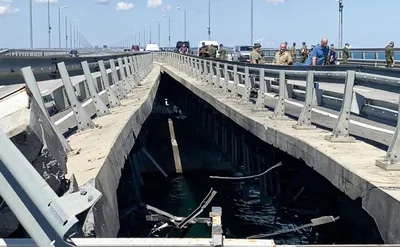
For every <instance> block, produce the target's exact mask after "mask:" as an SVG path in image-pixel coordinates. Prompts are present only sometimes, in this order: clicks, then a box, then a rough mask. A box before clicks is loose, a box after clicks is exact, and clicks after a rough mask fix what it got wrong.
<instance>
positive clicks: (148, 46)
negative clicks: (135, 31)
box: [145, 44, 160, 51]
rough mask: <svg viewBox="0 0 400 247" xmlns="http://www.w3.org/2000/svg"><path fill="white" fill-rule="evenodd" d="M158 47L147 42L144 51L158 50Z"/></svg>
mask: <svg viewBox="0 0 400 247" xmlns="http://www.w3.org/2000/svg"><path fill="white" fill-rule="evenodd" d="M159 50H160V48H159V47H158V45H157V44H147V45H146V49H145V51H159Z"/></svg>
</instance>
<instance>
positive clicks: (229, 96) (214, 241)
mask: <svg viewBox="0 0 400 247" xmlns="http://www.w3.org/2000/svg"><path fill="white" fill-rule="evenodd" d="M375 50H377V51H376V52H379V50H378V49H375ZM113 56H114V57H107V56H105V57H97V58H96V59H91V58H90V57H89V58H82V59H81V60H78V62H75V64H74V65H71V66H72V67H73V66H78V67H79V68H80V70H81V71H83V75H79V74H78V73H77V72H75V73H74V72H72V71H73V70H71V67H69V66H68V63H67V62H66V61H57V63H56V64H54V63H53V65H54V66H55V68H56V69H57V74H56V75H55V76H54V78H51V79H50V80H49V79H48V78H47V79H44V77H40V73H36V71H35V70H33V69H32V67H29V66H24V67H22V66H20V67H21V68H20V71H21V72H20V74H21V75H22V78H23V82H24V84H20V83H17V80H16V81H15V83H12V84H13V85H5V86H2V87H0V94H1V95H2V96H1V98H2V99H1V102H0V129H1V130H2V131H1V132H0V138H1V143H2V147H3V148H2V149H1V150H0V161H1V162H0V171H1V174H0V183H1V185H0V186H1V188H4V189H3V190H1V191H0V192H1V197H2V198H3V200H4V202H3V203H1V205H2V206H1V207H0V208H2V209H3V207H4V205H7V207H9V208H10V209H11V210H12V212H13V213H8V214H4V215H3V216H4V218H5V219H7V221H4V223H6V225H7V227H8V228H10V229H15V222H18V221H19V222H20V223H21V224H22V225H23V226H24V228H25V230H26V231H27V232H28V233H29V235H30V237H31V238H32V239H23V240H21V239H5V240H4V241H3V242H0V246H20V245H21V244H24V245H26V246H35V244H36V245H39V246H42V245H49V244H50V243H52V242H53V241H55V242H53V243H55V244H54V245H63V244H64V243H65V241H67V242H69V243H74V244H76V245H77V246H98V245H107V246H132V245H134V246H210V245H211V246H221V245H222V244H223V246H274V245H275V243H274V241H273V240H253V239H251V240H250V239H249V240H240V239H228V238H227V239H225V237H224V234H223V232H222V228H221V209H220V208H217V207H213V208H212V212H211V213H210V219H211V222H212V223H211V225H212V234H211V238H210V239H190V238H187V239H168V241H166V240H165V239H113V238H115V237H116V236H117V233H118V230H119V227H120V222H119V213H120V212H119V210H118V201H117V194H116V191H117V188H118V184H119V181H120V179H121V171H122V169H123V168H124V166H126V164H129V165H130V169H131V172H132V174H134V176H133V177H132V181H131V182H132V184H133V185H132V186H133V187H132V188H133V190H134V192H132V193H138V192H137V188H138V187H140V185H141V182H140V179H139V178H138V177H140V173H141V172H142V166H141V165H140V161H139V160H140V156H139V155H138V153H137V152H133V151H132V148H133V147H134V145H135V143H136V142H139V141H140V140H139V135H140V131H141V129H142V125H143V124H144V122H145V121H146V119H147V118H148V117H149V115H150V114H151V112H152V111H153V110H154V109H153V103H154V101H155V97H156V93H157V91H158V90H159V87H160V85H161V84H162V83H165V82H163V80H164V79H165V78H166V77H167V78H170V79H171V80H173V81H174V82H175V83H176V84H179V85H180V86H181V87H183V88H185V90H188V92H190V94H189V93H188V94H185V95H182V97H181V98H180V102H181V103H182V108H183V109H196V112H197V114H199V115H200V116H203V118H204V123H201V125H204V126H206V128H207V129H208V131H210V136H213V137H212V139H213V142H214V143H215V144H216V145H220V146H221V150H222V151H223V152H226V153H227V154H229V156H230V159H231V162H232V163H233V164H239V163H242V164H243V166H244V167H245V173H246V175H251V171H254V169H260V168H259V167H258V168H257V167H256V168H255V167H254V166H257V165H255V164H252V163H251V162H250V161H249V160H250V157H252V156H257V157H258V154H257V153H255V152H253V151H252V149H251V148H250V146H249V144H248V142H246V141H245V140H244V139H242V138H241V137H240V135H238V134H237V133H236V132H234V131H232V130H231V129H229V128H226V126H225V125H224V121H226V120H227V119H229V120H230V121H233V122H234V123H236V124H237V125H239V126H241V127H242V128H244V129H245V130H246V131H247V132H250V133H252V134H253V135H255V136H256V137H257V138H258V139H260V140H261V141H262V142H264V143H266V144H269V145H271V146H273V147H275V148H278V149H279V150H281V151H283V152H285V153H287V154H288V155H290V156H292V157H294V158H297V159H300V160H303V161H304V162H305V164H306V165H308V166H309V167H312V169H314V170H315V171H316V172H318V173H319V174H320V175H321V176H323V177H324V178H325V179H326V180H328V181H329V182H330V183H331V184H332V185H333V186H335V187H336V188H338V189H339V190H340V191H342V192H343V193H344V194H345V195H347V196H348V197H349V198H350V199H352V200H359V201H360V206H361V207H362V208H363V209H364V210H365V211H366V212H367V213H368V214H369V215H370V216H371V217H372V218H373V219H374V221H375V223H376V226H377V228H378V230H379V233H380V235H381V237H382V239H383V240H384V242H385V243H387V244H396V243H399V242H400V239H399V236H400V227H399V225H398V224H397V221H396V219H397V216H398V215H399V210H400V205H399V198H400V195H399V194H398V187H399V179H398V177H399V170H400V166H399V152H400V150H399V148H398V142H399V140H398V138H399V137H398V131H399V127H398V126H397V122H398V118H399V116H398V111H399V110H398V108H399V98H398V97H399V96H398V83H399V79H398V78H399V77H400V75H399V73H400V72H399V71H398V70H397V69H384V68H379V67H371V66H368V65H363V64H362V63H363V60H362V59H361V60H360V61H357V62H358V63H357V64H355V65H354V64H350V65H343V66H334V67H301V68H294V67H293V68H291V67H284V66H274V65H250V64H246V63H238V62H233V61H221V60H210V59H200V58H199V57H196V56H188V55H180V54H177V53H173V52H156V53H129V54H127V53H122V54H117V55H113ZM372 60H373V59H372ZM375 60H377V61H373V62H379V59H375ZM364 62H366V63H368V64H369V63H370V62H371V61H369V60H365V61H364ZM97 70H98V71H97ZM48 73H49V72H48ZM37 75H38V76H39V77H40V79H37V77H38V76H37ZM21 82H22V81H21ZM315 83H318V84H319V88H315V87H314V85H315ZM25 85H26V86H27V88H28V90H26V89H25ZM199 99H201V100H202V102H200V101H199ZM216 113H219V114H221V116H223V117H221V118H220V117H218V118H217V117H214V115H215V114H216ZM170 126H171V127H170V128H172V132H173V128H174V127H173V123H172V122H171V125H170ZM172 132H171V133H172ZM171 145H172V150H173V151H174V157H175V158H176V159H175V162H174V164H175V166H174V167H173V169H172V170H171V169H169V168H168V167H164V166H163V165H162V164H158V163H157V162H156V161H155V160H154V159H152V158H151V155H150V154H149V153H148V152H147V151H146V149H143V148H142V151H141V152H142V153H145V154H146V153H147V154H146V155H148V156H149V157H150V158H149V159H150V160H151V162H150V163H151V164H152V165H153V166H154V167H155V169H156V170H158V171H159V172H161V173H162V174H164V175H165V176H168V174H169V173H181V172H185V169H186V167H185V164H182V163H181V162H180V161H179V151H178V150H179V143H176V141H174V138H173V134H171ZM239 153H240V155H239ZM17 164H18V165H17ZM43 164H46V165H45V166H43ZM48 174H51V176H48ZM135 174H136V175H135ZM137 174H139V175H137ZM66 183H68V184H69V185H68V186H66ZM60 192H62V193H61V194H60ZM211 205H212V204H211ZM222 210H223V209H222ZM82 212H83V216H82ZM78 216H79V217H78ZM78 219H79V222H78ZM324 220H325V221H329V219H327V218H324V219H321V221H324ZM314 223H315V225H318V222H314ZM222 224H223V222H222ZM73 233H78V234H77V235H76V236H78V238H72V236H73ZM93 233H94V235H95V236H96V237H100V238H91V239H85V238H80V237H83V236H87V235H92V234H93ZM102 238H107V239H102Z"/></svg>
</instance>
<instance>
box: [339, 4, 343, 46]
mask: <svg viewBox="0 0 400 247" xmlns="http://www.w3.org/2000/svg"><path fill="white" fill-rule="evenodd" d="M338 2H339V48H341V47H342V45H343V0H338Z"/></svg>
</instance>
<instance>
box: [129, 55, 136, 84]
mask: <svg viewBox="0 0 400 247" xmlns="http://www.w3.org/2000/svg"><path fill="white" fill-rule="evenodd" d="M128 60H129V65H130V68H131V72H132V74H131V78H132V82H133V85H135V86H137V78H136V68H135V64H134V63H133V58H132V56H129V57H128Z"/></svg>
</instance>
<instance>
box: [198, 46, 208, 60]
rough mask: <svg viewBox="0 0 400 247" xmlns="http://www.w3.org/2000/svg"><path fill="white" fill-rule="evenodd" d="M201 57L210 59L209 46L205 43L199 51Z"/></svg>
mask: <svg viewBox="0 0 400 247" xmlns="http://www.w3.org/2000/svg"><path fill="white" fill-rule="evenodd" d="M199 56H200V57H208V53H207V46H206V43H205V42H202V43H201V47H200V49H199Z"/></svg>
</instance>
